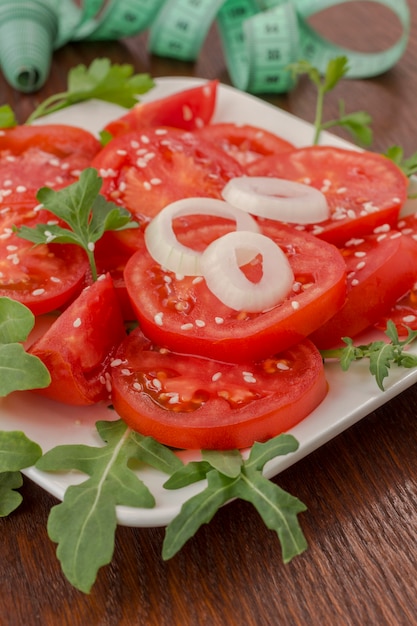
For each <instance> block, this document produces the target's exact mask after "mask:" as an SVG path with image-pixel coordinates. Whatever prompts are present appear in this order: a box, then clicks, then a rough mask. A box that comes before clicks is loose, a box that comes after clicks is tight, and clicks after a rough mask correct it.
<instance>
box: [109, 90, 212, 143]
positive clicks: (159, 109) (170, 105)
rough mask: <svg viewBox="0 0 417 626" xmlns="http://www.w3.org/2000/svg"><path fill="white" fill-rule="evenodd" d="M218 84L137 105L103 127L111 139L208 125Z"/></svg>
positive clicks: (192, 128)
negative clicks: (160, 129)
mask: <svg viewBox="0 0 417 626" xmlns="http://www.w3.org/2000/svg"><path fill="white" fill-rule="evenodd" d="M218 82H219V81H218V80H212V81H208V82H207V83H205V84H203V85H198V86H197V87H191V88H190V89H184V90H183V91H179V92H177V93H174V94H171V95H169V96H166V97H164V98H158V99H157V100H152V101H150V102H144V103H141V102H139V104H137V105H136V106H134V107H133V108H132V109H131V110H130V111H128V112H127V113H125V114H124V115H122V116H121V117H119V118H117V119H115V120H112V121H111V122H109V123H108V124H107V125H106V126H105V127H104V130H106V131H107V132H108V133H110V134H111V135H112V136H113V137H119V136H120V135H124V134H125V133H128V132H130V131H132V130H142V129H143V128H146V127H150V126H173V127H174V128H182V129H183V130H194V129H195V128H201V126H204V125H205V124H208V123H209V122H210V120H211V118H212V116H213V113H214V108H215V104H216V97H217V85H218Z"/></svg>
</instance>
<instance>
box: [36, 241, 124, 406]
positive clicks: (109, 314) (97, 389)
mask: <svg viewBox="0 0 417 626" xmlns="http://www.w3.org/2000/svg"><path fill="white" fill-rule="evenodd" d="M61 247H62V248H63V247H65V246H61ZM125 336H126V333H125V329H124V324H123V319H122V316H121V312H120V308H119V303H118V300H117V296H116V293H115V290H114V287H113V283H112V280H111V278H110V276H109V275H102V276H101V277H100V278H99V280H97V281H96V282H95V283H93V284H92V285H90V286H89V287H87V288H86V289H84V290H83V291H82V293H81V294H80V295H79V296H78V298H77V299H76V300H74V302H72V303H71V305H70V306H69V307H68V308H67V309H66V310H65V311H64V312H63V313H62V314H61V315H60V316H59V317H58V318H57V319H56V321H55V322H54V323H53V324H52V326H51V327H50V328H49V329H48V330H47V331H46V333H45V334H44V335H43V336H42V337H41V338H40V339H38V340H37V341H35V343H34V344H33V345H32V346H31V347H30V348H29V350H28V351H29V352H30V353H31V354H34V355H35V356H37V357H39V358H40V359H41V360H42V361H43V362H44V363H45V365H46V367H47V368H48V370H49V372H50V374H51V379H52V382H51V384H50V385H49V387H47V388H45V389H39V390H37V393H40V394H41V395H44V396H47V397H48V398H52V399H54V400H58V401H59V402H63V403H64V404H73V405H89V404H93V403H95V402H99V401H100V400H106V399H108V397H109V394H110V385H109V380H110V378H109V375H108V369H109V367H110V362H111V359H112V356H113V354H114V352H115V350H116V348H117V347H118V345H119V344H120V342H121V341H122V340H123V339H124V337H125Z"/></svg>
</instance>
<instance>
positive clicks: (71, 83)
mask: <svg viewBox="0 0 417 626" xmlns="http://www.w3.org/2000/svg"><path fill="white" fill-rule="evenodd" d="M133 71H134V68H133V65H129V64H123V65H118V64H112V63H111V62H110V60H109V59H106V58H102V59H95V60H94V61H93V62H92V63H91V65H90V66H89V67H86V66H85V65H78V66H77V67H74V68H73V69H71V70H70V71H69V74H68V84H67V90H66V91H63V92H61V93H57V94H54V95H52V96H50V97H49V98H46V99H45V100H44V101H43V102H42V103H41V104H40V105H39V106H38V107H37V108H36V109H35V110H34V111H33V113H32V114H31V115H30V116H29V117H28V119H27V120H26V124H30V123H32V122H33V121H34V120H36V119H38V118H39V117H42V116H44V115H48V114H49V113H53V112H54V111H59V110H61V109H64V108H66V107H69V106H71V105H72V104H76V103H77V102H83V101H85V100H91V99H93V98H95V99H97V100H104V101H106V102H112V103H114V104H119V105H120V106H122V107H125V108H130V107H132V106H134V105H135V104H136V103H137V102H138V98H137V97H136V96H137V94H143V93H146V92H147V91H149V90H150V89H151V88H152V87H153V86H154V82H153V80H152V79H151V77H150V76H149V74H133Z"/></svg>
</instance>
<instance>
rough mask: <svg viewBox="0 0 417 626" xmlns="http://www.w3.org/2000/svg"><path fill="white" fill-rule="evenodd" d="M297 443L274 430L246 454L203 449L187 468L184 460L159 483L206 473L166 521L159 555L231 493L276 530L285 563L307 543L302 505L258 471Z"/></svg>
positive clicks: (175, 483)
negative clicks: (200, 488)
mask: <svg viewBox="0 0 417 626" xmlns="http://www.w3.org/2000/svg"><path fill="white" fill-rule="evenodd" d="M297 448H298V442H297V441H296V440H295V439H294V437H292V436H291V435H287V434H284V435H278V436H277V437H274V438H272V439H270V440H269V441H268V442H266V443H264V444H261V443H255V444H254V445H253V446H252V449H251V451H250V454H249V457H248V459H247V460H244V459H243V457H242V455H241V453H240V452H239V451H237V450H227V451H210V452H209V451H203V452H202V459H203V460H202V461H200V462H199V461H195V462H193V465H192V468H191V470H189V471H187V468H188V466H185V467H184V468H180V469H179V470H178V471H177V472H175V473H174V474H173V475H172V476H171V478H170V479H169V480H168V481H167V482H166V483H165V484H164V487H165V488H167V489H173V488H178V487H184V486H186V484H191V483H192V482H195V481H196V479H197V477H198V476H200V477H201V478H206V479H207V486H206V488H205V489H203V491H201V492H200V493H198V494H197V495H195V496H193V497H192V498H190V499H189V500H187V501H186V502H185V503H184V504H183V506H182V508H181V511H180V513H179V514H178V515H177V516H176V517H175V518H174V519H173V520H172V521H171V523H170V524H169V525H168V527H167V529H166V534H165V539H164V544H163V547H162V556H163V558H164V559H165V560H167V559H170V558H171V557H172V556H174V555H175V554H176V553H177V552H178V551H179V550H180V549H181V548H182V546H183V545H184V544H185V543H186V542H187V541H188V539H190V537H192V536H193V535H194V534H195V533H196V532H197V530H198V529H199V528H200V526H201V525H202V524H207V523H208V522H209V521H210V520H211V519H212V518H213V516H214V515H215V513H216V511H217V510H218V509H219V508H220V507H221V506H223V504H225V503H226V502H228V501H229V500H232V499H233V498H241V499H243V500H246V501H248V502H251V503H252V504H253V505H254V506H255V508H256V510H257V511H258V513H259V514H260V515H261V517H262V519H263V520H264V522H265V524H266V525H267V527H268V528H270V529H271V530H275V531H276V533H277V534H278V537H279V539H280V542H281V547H282V556H283V560H284V562H285V563H287V562H288V561H290V560H291V559H292V558H293V557H294V556H296V555H297V554H301V552H303V551H304V550H305V549H306V547H307V544H306V540H305V538H304V535H303V533H302V531H301V528H300V526H299V524H298V519H297V514H298V513H300V512H302V511H305V510H306V507H305V505H304V504H303V503H302V502H300V501H299V500H298V499H297V498H294V497H293V496H291V495H290V494H288V493H286V492H285V491H283V490H282V489H281V488H280V487H278V486H277V485H276V484H275V483H272V482H270V481H269V480H268V479H267V478H265V477H264V476H263V475H262V470H263V468H264V465H265V463H267V462H268V461H270V460H271V459H273V458H275V457H276V456H280V455H284V454H288V453H290V452H294V451H295V450H296V449H297ZM239 457H240V458H239ZM225 472H226V473H225ZM187 479H188V483H187Z"/></svg>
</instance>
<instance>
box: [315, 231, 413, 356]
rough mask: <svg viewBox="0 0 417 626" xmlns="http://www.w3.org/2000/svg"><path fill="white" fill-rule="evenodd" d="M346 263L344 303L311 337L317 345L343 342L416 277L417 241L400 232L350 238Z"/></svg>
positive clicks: (374, 319) (384, 310) (324, 346)
mask: <svg viewBox="0 0 417 626" xmlns="http://www.w3.org/2000/svg"><path fill="white" fill-rule="evenodd" d="M342 254H343V256H344V258H345V261H346V265H347V272H348V273H347V277H348V282H347V298H346V302H345V304H344V306H343V307H342V308H341V309H340V310H339V311H338V312H337V313H336V314H335V315H334V316H333V317H332V318H331V319H330V320H328V321H327V322H326V323H325V324H324V325H323V326H321V327H320V328H319V329H317V330H316V331H315V332H314V333H313V334H312V335H311V336H310V338H311V339H312V341H313V342H314V343H315V344H316V345H317V346H318V347H319V348H320V349H327V348H332V347H334V346H337V345H340V344H342V337H354V336H355V335H357V334H358V333H360V332H361V331H363V330H365V329H366V328H368V327H369V326H371V325H373V324H375V323H376V322H377V321H378V320H379V319H380V318H381V317H382V316H383V315H384V314H385V313H387V312H388V311H389V310H390V309H391V307H392V306H393V304H394V303H395V302H396V301H397V300H398V298H400V297H401V296H403V295H404V294H405V293H406V292H408V291H409V290H410V288H411V287H412V286H413V285H414V283H415V281H416V279H417V242H415V241H413V240H411V239H410V238H407V237H405V236H403V235H402V234H401V233H400V232H399V231H396V230H389V229H382V232H380V233H379V234H375V235H369V236H368V237H364V238H363V239H360V240H352V241H351V242H348V243H347V245H346V246H345V247H344V248H343V250H342Z"/></svg>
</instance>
